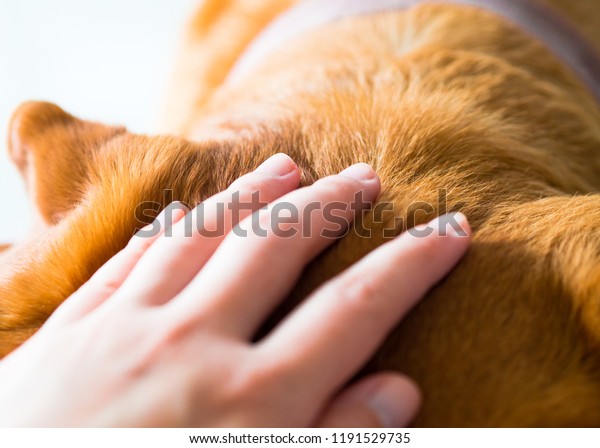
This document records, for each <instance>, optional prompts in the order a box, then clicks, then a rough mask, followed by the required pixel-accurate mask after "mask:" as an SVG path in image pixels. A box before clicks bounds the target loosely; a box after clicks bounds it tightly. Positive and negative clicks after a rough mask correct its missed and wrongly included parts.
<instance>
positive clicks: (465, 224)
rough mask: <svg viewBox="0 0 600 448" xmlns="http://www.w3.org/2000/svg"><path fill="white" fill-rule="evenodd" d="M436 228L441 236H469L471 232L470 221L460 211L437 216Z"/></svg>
mask: <svg viewBox="0 0 600 448" xmlns="http://www.w3.org/2000/svg"><path fill="white" fill-rule="evenodd" d="M436 228H437V229H438V232H439V235H441V236H446V235H448V236H457V237H467V236H469V235H470V234H471V226H470V225H469V221H468V219H467V217H466V216H465V215H464V214H462V213H460V212H454V213H448V214H447V215H442V216H440V217H439V218H437V223H436Z"/></svg>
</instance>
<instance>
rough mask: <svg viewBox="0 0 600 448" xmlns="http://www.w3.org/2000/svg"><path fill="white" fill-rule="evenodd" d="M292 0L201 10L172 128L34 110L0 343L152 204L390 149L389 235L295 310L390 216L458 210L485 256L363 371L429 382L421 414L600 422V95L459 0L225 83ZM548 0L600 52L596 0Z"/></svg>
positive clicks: (341, 28) (300, 44)
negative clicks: (28, 218)
mask: <svg viewBox="0 0 600 448" xmlns="http://www.w3.org/2000/svg"><path fill="white" fill-rule="evenodd" d="M293 3H295V2H294V1H293V0H285V1H284V0H206V1H205V2H204V3H203V4H202V6H201V7H200V8H199V10H198V12H197V13H196V14H195V16H194V17H193V19H192V21H191V23H190V29H189V31H188V34H187V40H186V43H185V45H184V48H183V50H182V55H181V62H180V63H179V65H178V68H177V77H176V81H175V83H174V85H175V87H174V89H173V92H172V94H171V95H170V98H171V102H170V104H169V106H168V107H167V109H166V114H165V115H166V116H167V117H168V120H166V125H165V128H166V129H168V130H169V132H171V133H172V135H176V136H159V137H147V136H140V135H133V134H131V133H129V132H127V131H126V130H125V129H124V128H115V127H108V126H105V125H102V124H97V123H89V122H86V121H82V120H79V119H77V118H75V117H73V116H71V115H69V114H68V113H66V112H64V111H63V110H61V109H60V108H59V107H57V106H55V105H52V104H48V103H28V104H25V105H23V106H22V107H21V108H20V109H19V110H17V111H16V113H15V114H14V117H13V120H12V123H11V132H10V134H11V137H10V142H9V147H10V152H11V156H12V158H13V160H14V161H15V163H16V164H17V166H18V167H19V169H20V170H21V172H22V173H23V177H24V179H25V181H26V183H27V186H28V189H29V193H30V196H31V198H32V201H33V203H34V204H35V206H36V208H37V213H38V219H37V224H36V229H35V231H33V232H32V234H31V236H30V238H29V239H27V240H26V241H24V242H23V243H21V244H19V245H17V246H14V247H12V248H10V249H7V250H6V251H4V252H3V254H2V257H1V259H0V261H1V262H2V271H1V272H2V273H1V274H0V353H1V354H6V353H8V352H10V351H11V350H13V349H14V348H15V347H17V346H18V345H19V344H20V343H22V342H23V341H24V340H25V339H26V338H27V337H28V336H29V335H31V334H32V333H33V332H35V331H36V330H37V328H39V326H40V325H41V324H42V323H43V322H44V321H45V319H46V318H47V317H48V316H49V315H50V313H51V312H52V311H53V310H54V309H55V308H56V307H57V306H58V305H59V304H60V303H61V302H62V301H63V300H64V299H65V298H66V297H68V296H69V295H70V294H71V293H72V292H73V291H75V290H76V289H77V288H78V287H79V286H80V285H81V284H82V283H84V282H85V281H86V280H87V279H88V278H89V277H90V276H91V274H92V273H93V272H94V271H95V270H96V269H97V268H98V267H100V266H101V265H102V264H103V263H104V262H105V261H106V260H107V259H108V258H109V257H110V256H112V255H113V254H114V253H116V252H117V251H118V250H119V249H121V248H122V247H123V246H124V245H125V244H126V242H127V240H128V239H129V238H130V237H131V235H132V233H133V232H134V231H135V229H136V228H139V226H140V223H139V222H138V221H137V219H136V216H135V213H134V210H136V206H137V205H138V204H139V203H141V202H143V201H158V202H161V203H162V204H163V206H164V205H165V198H164V194H163V192H164V190H167V189H170V190H172V191H173V199H178V200H182V201H184V202H186V203H188V204H194V203H197V202H198V201H201V200H202V199H204V198H206V197H208V196H209V195H212V194H214V193H215V192H217V191H219V190H222V189H224V188H225V187H226V186H227V185H228V184H229V183H230V182H231V181H233V180H234V179H235V178H236V177H238V176H239V175H241V174H243V173H246V172H248V171H249V170H251V169H253V168H254V167H256V166H257V165H258V164H259V163H260V162H261V161H263V160H264V159H265V158H266V157H268V156H269V155H271V154H273V153H275V152H280V151H282V152H286V153H288V154H289V155H290V156H292V157H293V158H294V160H296V161H297V162H298V164H299V165H300V167H301V168H302V170H303V172H304V175H303V176H304V177H303V183H304V184H310V183H311V182H313V181H314V180H315V179H318V178H320V177H323V176H326V175H329V174H332V173H336V172H338V171H340V170H341V169H343V168H344V167H346V166H348V165H350V164H351V163H354V162H368V163H370V164H372V165H373V167H374V168H375V169H376V171H377V172H378V174H379V176H380V177H381V179H382V183H383V192H382V195H381V198H380V200H381V201H389V202H392V203H393V204H394V213H393V214H390V213H387V214H384V215H383V222H378V219H377V217H376V216H374V215H373V214H372V213H371V214H367V215H366V216H365V217H364V218H363V224H364V226H365V227H366V228H369V229H370V230H371V232H372V236H371V238H363V237H361V236H359V235H357V234H355V233H350V234H349V235H348V236H346V237H345V238H343V239H342V240H341V241H339V242H338V243H336V244H335V245H334V246H333V247H332V248H331V249H329V250H327V251H326V252H325V253H323V254H322V255H321V256H320V257H319V258H318V259H317V260H315V261H314V262H313V263H312V264H311V265H310V266H309V267H308V269H307V270H306V272H305V273H304V275H303V276H302V279H301V280H300V282H299V283H298V285H297V287H296V288H295V289H294V291H293V292H292V294H291V295H290V297H289V299H288V300H287V301H286V304H285V306H284V307H282V309H281V310H280V311H279V313H278V315H281V313H283V312H285V311H286V310H288V309H290V308H291V307H292V306H293V305H294V304H295V303H297V302H298V301H300V300H302V298H303V297H305V296H306V295H307V294H308V293H310V291H312V290H313V289H314V288H316V287H317V286H318V285H320V284H322V283H323V282H324V281H326V280H327V279H329V278H331V277H332V276H333V275H335V274H336V273H338V272H340V271H341V270H342V269H344V268H345V267H347V266H348V265H350V264H351V263H352V262H354V261H356V260H357V259H359V258H360V257H361V256H363V255H364V254H366V253H367V252H369V251H370V250H372V249H373V248H375V247H376V246H378V245H379V244H381V243H382V242H383V241H384V238H383V228H384V227H386V228H389V227H390V226H392V225H393V223H394V222H395V219H394V218H403V221H402V225H397V226H396V227H395V232H396V233H399V232H401V231H403V230H405V229H406V228H407V226H412V225H414V224H418V223H424V222H426V221H427V220H429V219H431V218H433V217H434V216H436V215H438V214H440V213H443V212H445V211H449V210H454V209H459V208H460V209H461V210H462V211H463V212H464V213H465V214H466V215H467V216H468V217H469V219H470V222H471V223H472V226H473V229H474V236H473V243H472V247H471V249H470V251H469V253H468V255H467V256H466V258H465V259H464V260H463V261H462V262H461V264H460V265H459V266H458V268H457V269H456V270H455V271H454V272H453V273H452V274H451V275H449V276H448V277H447V278H446V279H445V280H444V281H442V282H441V283H440V284H439V285H438V286H437V287H436V288H434V289H433V290H432V291H431V292H430V293H429V294H428V296H427V297H426V299H425V300H424V301H423V302H422V303H421V304H420V305H419V306H418V307H417V308H416V309H415V310H414V311H413V312H412V313H411V314H410V315H409V316H408V318H407V319H405V320H404V321H403V322H402V323H401V324H400V325H399V326H398V327H397V329H396V330H395V331H394V332H393V333H392V334H391V335H390V337H389V338H388V340H387V342H386V343H385V345H384V346H383V347H382V348H381V350H380V351H379V352H378V353H377V355H376V356H375V357H374V358H373V359H372V361H371V362H370V363H369V365H368V366H367V367H366V368H365V372H369V371H374V370H381V369H389V370H399V371H402V372H405V373H407V374H408V375H410V376H412V377H413V378H415V380H416V381H417V382H418V384H419V385H420V386H421V387H422V390H423V391H424V405H423V409H422V411H421V412H420V414H419V416H418V418H417V420H416V422H415V424H416V425H418V426H598V425H600V359H599V355H600V194H599V191H600V108H599V107H598V104H597V103H596V102H595V100H594V99H593V98H592V97H591V95H590V93H589V92H588V91H587V89H586V88H585V86H583V84H582V82H581V81H580V80H579V79H578V78H577V77H576V76H575V75H574V74H573V73H572V72H571V71H570V69H569V68H567V67H565V66H564V65H563V64H561V62H560V61H558V60H557V59H556V57H555V56H554V55H553V54H552V53H551V52H550V51H549V50H548V49H547V48H546V47H545V46H544V45H542V44H541V43H539V42H537V41H536V40H534V39H532V38H531V37H529V36H528V34H527V33H525V32H524V31H523V30H520V29H519V28H516V27H515V26H513V25H511V24H510V23H508V22H506V21H505V20H503V19H502V18H500V17H498V16H496V15H493V14H491V13H488V12H486V11H483V10H479V9H474V8H469V7H463V6H457V5H453V4H442V3H436V4H423V5H421V6H417V7H414V8H411V9H409V10H406V11H399V12H395V13H390V14H378V15H372V16H361V17H356V18H352V19H348V20H344V21H340V22H336V23H331V24H328V25H327V26H324V27H322V28H319V29H316V30H314V31H312V32H309V33H307V34H306V35H304V36H302V37H301V38H299V39H294V40H292V41H289V42H287V43H285V44H284V45H282V47H281V48H279V49H278V50H276V51H275V52H273V53H272V54H271V55H270V56H269V58H268V59H267V60H265V61H264V62H263V63H262V64H261V65H260V66H257V67H256V69H255V70H254V71H253V72H252V73H251V74H249V75H248V76H246V77H244V78H243V79H242V80H240V81H239V82H227V81H226V78H227V74H228V73H229V71H230V70H231V68H232V66H233V65H234V64H235V62H236V60H237V59H238V58H239V57H240V55H241V54H242V52H243V51H244V49H245V48H246V47H247V45H248V44H249V42H250V41H251V40H252V39H253V38H254V37H255V36H256V35H257V34H258V33H259V32H260V31H261V30H262V29H263V28H264V27H265V26H266V25H267V24H268V23H269V22H270V21H271V20H272V19H273V18H274V17H276V16H277V15H278V14H279V13H281V12H282V11H284V10H285V9H286V8H288V7H289V6H291V5H292V4H293ZM547 3H549V4H551V6H552V7H554V8H556V10H557V11H559V12H560V13H562V14H563V15H564V16H565V17H567V18H568V19H570V20H571V21H572V22H573V23H575V24H576V25H577V26H578V28H579V29H580V30H581V32H582V33H583V34H584V35H586V36H587V38H588V39H589V40H590V41H591V42H592V43H593V45H595V46H596V48H599V49H600V23H598V22H599V20H600V19H597V18H596V17H600V14H598V13H600V4H599V3H598V2H597V1H596V0H578V1H577V2H567V1H561V0H548V1H547ZM465 24H476V25H473V27H466V26H465ZM473 28H475V29H476V30H477V33H473V32H472V29H473ZM440 192H445V195H446V198H447V206H443V205H440V204H439V196H440ZM423 203H426V204H430V205H431V206H432V207H431V208H430V209H427V210H426V212H420V213H416V214H415V213H413V212H414V211H415V210H416V208H415V207H416V206H415V204H423ZM417 208H418V207H417ZM444 209H445V210H444ZM156 212H158V210H156ZM146 218H147V217H146ZM433 256H435V254H434V253H432V257H433ZM256 262H260V263H264V264H265V268H268V260H260V261H256ZM398 269H402V267H401V266H399V267H398Z"/></svg>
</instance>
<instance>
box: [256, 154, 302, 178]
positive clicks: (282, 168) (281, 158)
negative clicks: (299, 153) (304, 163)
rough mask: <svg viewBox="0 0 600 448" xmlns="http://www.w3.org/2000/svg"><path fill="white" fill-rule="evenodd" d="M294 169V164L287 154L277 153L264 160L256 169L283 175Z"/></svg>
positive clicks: (260, 171) (261, 171)
mask: <svg viewBox="0 0 600 448" xmlns="http://www.w3.org/2000/svg"><path fill="white" fill-rule="evenodd" d="M296 169H297V167H296V164H295V163H294V161H293V160H292V159H291V158H290V157H289V156H288V155H286V154H283V153H279V154H275V155H274V156H272V157H269V158H268V159H267V160H265V161H264V162H263V163H262V164H261V165H260V166H259V167H258V168H256V171H258V172H259V173H267V174H272V175H274V176H279V177H283V176H285V175H286V174H290V173H291V172H293V171H294V170H296Z"/></svg>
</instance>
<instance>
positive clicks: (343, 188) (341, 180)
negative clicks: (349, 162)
mask: <svg viewBox="0 0 600 448" xmlns="http://www.w3.org/2000/svg"><path fill="white" fill-rule="evenodd" d="M356 182H357V181H354V180H353V179H350V178H349V177H345V176H329V177H325V178H323V179H320V180H318V181H317V182H315V183H314V184H313V188H314V189H315V191H316V193H318V194H319V196H325V197H328V198H339V199H344V198H345V197H346V196H348V195H351V194H352V193H354V192H355V191H356V190H358V188H357V187H358V186H357V185H356Z"/></svg>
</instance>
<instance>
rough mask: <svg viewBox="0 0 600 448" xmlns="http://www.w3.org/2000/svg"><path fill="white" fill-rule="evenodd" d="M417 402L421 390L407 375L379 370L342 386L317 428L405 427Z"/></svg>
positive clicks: (415, 409) (411, 418)
mask: <svg viewBox="0 0 600 448" xmlns="http://www.w3.org/2000/svg"><path fill="white" fill-rule="evenodd" d="M420 403H421V393H420V392H419V389H418V387H417V386H416V385H415V383H414V382H413V381H412V380H410V379H409V378H407V377H405V376H402V375H399V374H397V373H379V374H376V375H372V376H370V377H367V378H364V379H362V380H360V381H359V382H358V383H356V384H353V385H352V386H350V387H349V388H347V389H345V390H344V391H343V392H342V393H341V394H340V395H338V396H337V397H336V398H335V399H334V400H333V401H332V402H331V403H330V404H329V406H328V407H327V408H326V409H325V411H324V412H323V414H322V415H321V417H320V419H319V420H318V421H317V424H316V426H318V427H321V428H394V427H404V426H407V425H408V424H409V423H410V422H411V421H412V420H413V418H414V417H415V415H416V413H417V411H418V409H419V407H420Z"/></svg>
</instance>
